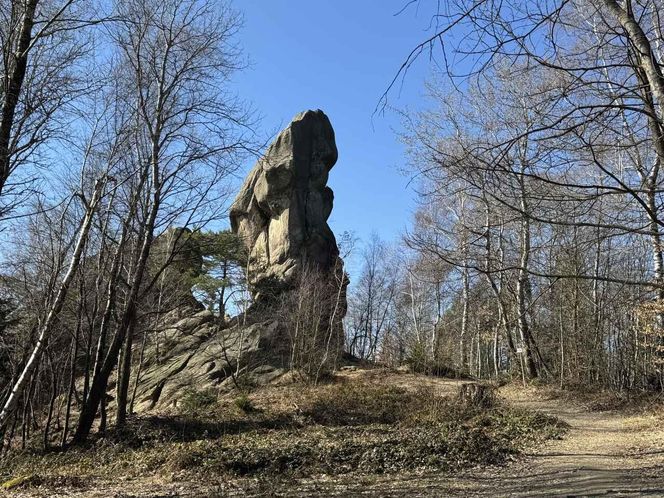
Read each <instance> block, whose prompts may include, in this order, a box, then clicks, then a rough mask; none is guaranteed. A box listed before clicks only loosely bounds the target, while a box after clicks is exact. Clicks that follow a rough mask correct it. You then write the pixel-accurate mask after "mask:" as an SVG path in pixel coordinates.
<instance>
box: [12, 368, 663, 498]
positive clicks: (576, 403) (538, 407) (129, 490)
mask: <svg viewBox="0 0 664 498" xmlns="http://www.w3.org/2000/svg"><path fill="white" fill-rule="evenodd" d="M342 375H343V376H344V377H345V380H346V381H349V382H353V383H355V382H356V381H358V379H364V372H347V373H343V374H342ZM375 377H376V378H375V379H374V380H372V381H371V382H376V383H377V384H386V383H387V384H390V385H394V386H399V387H400V388H407V389H408V388H412V387H413V386H414V385H415V384H417V385H421V384H426V387H427V388H428V389H429V392H430V393H435V394H436V395H443V396H452V395H453V394H455V393H456V391H457V389H458V387H459V385H460V383H461V382H460V381H454V380H447V379H439V378H432V377H423V376H413V375H410V374H390V375H389V376H388V377H383V376H382V375H376V376H375ZM362 382H366V381H365V380H362ZM281 389H287V390H289V389H290V388H289V387H282V388H281ZM286 392H287V393H288V395H287V396H284V393H286ZM290 395H292V392H291V391H283V390H281V391H280V390H279V389H267V390H265V391H264V392H263V393H262V394H260V395H258V396H256V397H254V398H253V399H254V402H255V403H256V404H257V406H261V404H263V405H265V406H268V405H270V406H273V405H275V404H278V403H279V402H280V401H279V400H281V399H284V398H288V396H290ZM303 395H306V393H303ZM500 395H501V397H502V398H503V399H504V401H505V404H506V405H508V406H511V407H514V408H516V409H517V410H522V409H523V410H528V411H536V412H540V413H544V414H547V415H550V416H554V417H556V418H558V419H560V420H562V421H564V422H566V423H567V424H568V425H569V428H568V430H567V431H566V432H565V434H564V435H563V436H562V437H559V438H556V437H555V436H554V438H553V439H549V440H547V441H537V440H535V439H533V441H535V443H534V444H533V443H532V442H531V444H529V445H527V446H525V447H524V448H525V450H524V451H523V452H521V454H518V455H514V456H510V457H509V458H508V459H507V461H506V463H504V464H502V465H484V464H478V465H466V466H465V467H463V468H460V469H455V470H451V471H448V472H441V471H432V470H421V469H419V470H415V471H407V470H404V471H401V470H398V471H395V472H391V471H385V472H380V473H376V472H369V473H362V472H359V473H357V472H349V473H339V474H337V475H332V474H329V473H315V474H310V475H312V477H301V476H299V477H298V476H290V477H289V476H287V475H284V476H279V475H274V474H273V475H270V476H267V477H266V476H262V475H254V476H245V477H238V478H230V479H229V478H228V477H225V478H224V477H221V476H219V477H218V478H215V477H214V474H210V477H206V478H190V477H188V475H187V474H183V475H182V476H179V477H176V478H171V479H164V474H163V473H161V472H154V473H150V472H134V473H131V472H128V473H125V474H126V475H123V472H119V473H118V474H117V475H116V476H104V475H101V476H96V477H90V478H85V479H77V478H73V477H72V476H71V473H67V474H66V475H65V474H63V475H62V477H60V478H58V479H51V480H49V481H48V482H45V483H44V484H43V485H39V484H37V485H31V486H28V487H19V488H17V489H15V490H12V491H5V492H4V493H5V494H3V492H2V491H0V496H16V497H46V496H75V497H99V498H101V497H109V498H110V497H115V498H130V497H152V498H156V497H176V496H182V497H203V496H219V497H221V496H289V497H290V496H302V497H304V496H344V497H348V496H394V497H405V496H408V497H411V496H436V497H438V496H440V497H443V496H459V497H475V496H477V497H502V496H513V497H530V496H552V497H555V496H561V497H572V496H605V495H608V496H664V414H663V413H661V411H659V412H658V411H657V410H653V409H652V407H651V409H645V410H631V411H630V412H626V411H624V410H623V411H610V410H605V411H598V410H597V409H596V408H597V407H595V409H593V407H592V406H591V405H592V403H591V402H590V401H596V398H594V399H591V398H588V399H583V398H582V397H580V396H570V395H564V394H561V393H559V392H555V391H553V390H551V389H548V388H536V387H528V388H524V387H522V386H518V385H508V386H505V387H503V388H501V389H500ZM288 399H292V398H288ZM289 404H291V401H289ZM660 408H661V405H660ZM298 409H299V408H298ZM305 410H306V409H305ZM514 423H515V424H516V423H517V422H514ZM519 423H520V422H519ZM524 427H526V426H524ZM306 430H309V429H306ZM306 430H303V432H306ZM316 430H318V429H316ZM334 430H335V429H324V431H325V432H321V433H316V432H315V433H313V434H312V437H313V438H317V437H319V436H320V437H322V438H325V437H327V435H328V434H329V431H334ZM344 430H345V429H344ZM519 430H521V429H519ZM288 437H295V436H288ZM305 441H306V440H305ZM353 444H355V443H353ZM128 451H130V450H128ZM215 451H216V450H215ZM206 455H210V454H207V453H206ZM100 462H101V460H100ZM44 463H45V464H46V463H47V462H46V461H44ZM100 465H102V464H101V463H100ZM137 465H138V464H137ZM113 468H118V467H113Z"/></svg>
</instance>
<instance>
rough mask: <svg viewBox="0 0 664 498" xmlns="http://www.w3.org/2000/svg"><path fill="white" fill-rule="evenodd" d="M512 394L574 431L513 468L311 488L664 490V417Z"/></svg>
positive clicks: (563, 492) (381, 492)
mask: <svg viewBox="0 0 664 498" xmlns="http://www.w3.org/2000/svg"><path fill="white" fill-rule="evenodd" d="M504 394H505V395H506V397H507V398H508V400H509V402H511V403H512V404H514V405H516V406H522V407H524V408H528V409H533V410H539V411H542V412H545V413H548V414H551V415H555V416H556V417H558V418H560V419H562V420H564V421H566V422H567V423H568V424H569V425H570V430H569V432H568V433H567V434H566V435H565V436H564V438H563V439H562V440H557V441H550V442H548V443H546V444H545V445H543V446H542V447H541V448H538V449H536V450H535V451H534V452H531V453H530V454H527V455H525V456H524V457H523V458H521V459H519V460H518V461H516V462H513V463H512V464H510V465H508V466H507V467H502V468H492V469H478V470H474V471H470V472H468V473H466V474H465V475H459V476H456V477H453V478H447V477H441V476H433V475H418V476H410V477H408V478H403V477H399V478H384V479H379V480H377V481H376V480H374V481H373V482H364V483H362V482H358V483H356V484H354V485H351V486H350V489H349V488H348V486H347V485H346V487H345V490H342V488H343V487H344V486H343V484H342V483H339V486H338V487H337V486H334V485H332V486H330V484H331V483H327V485H325V484H322V483H320V482H319V483H317V485H316V484H314V483H312V484H313V485H312V486H311V487H310V488H309V490H308V491H310V492H316V491H317V490H318V491H319V492H320V493H321V494H326V493H330V494H336V493H338V494H339V495H341V494H345V495H346V496H348V495H349V494H350V495H353V494H355V493H357V494H358V495H362V496H463V497H531V496H547V497H549V496H550V497H580V496H662V497H664V427H662V419H661V417H660V418H659V419H658V418H657V417H654V416H627V415H623V414H618V413H614V412H589V411H587V410H586V409H585V408H584V407H582V406H581V405H578V404H574V403H570V402H568V401H564V402H563V401H561V400H557V399H542V398H539V397H538V395H537V392H536V391H526V392H523V391H522V390H518V391H516V390H515V391H512V392H507V393H504ZM335 488H336V489H335ZM323 489H324V490H325V491H323ZM305 494H306V493H305Z"/></svg>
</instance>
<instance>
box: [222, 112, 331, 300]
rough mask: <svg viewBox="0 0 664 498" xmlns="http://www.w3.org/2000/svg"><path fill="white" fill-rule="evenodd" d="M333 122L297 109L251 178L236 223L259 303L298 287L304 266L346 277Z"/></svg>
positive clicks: (234, 210) (238, 199)
mask: <svg viewBox="0 0 664 498" xmlns="http://www.w3.org/2000/svg"><path fill="white" fill-rule="evenodd" d="M337 157H338V154H337V146H336V142H335V139H334V130H333V129H332V125H331V124H330V120H329V119H328V117H327V116H326V115H325V113H323V111H320V110H317V111H306V112H303V113H301V114H298V115H297V116H296V117H295V118H294V119H293V121H292V122H291V123H290V124H289V125H288V126H287V127H286V129H284V130H283V131H282V132H281V133H280V134H279V136H278V137H277V139H276V140H275V141H274V142H273V143H272V145H270V147H269V149H268V150H267V152H266V154H265V155H264V156H263V157H262V158H261V159H260V160H259V161H258V162H257V163H256V165H255V166H254V167H253V169H252V170H251V172H250V173H249V175H248V176H247V178H246V180H245V182H244V184H243V186H242V188H241V189H240V192H239V193H238V195H237V197H236V199H235V202H234V203H233V206H232V207H231V213H230V218H231V226H232V229H233V231H234V232H235V233H237V234H238V235H239V237H240V238H241V240H242V241H243V242H244V244H245V245H246V246H247V248H248V250H249V254H250V256H249V265H248V272H247V274H248V276H249V284H250V287H251V291H252V294H253V297H254V300H255V301H256V302H261V301H269V300H271V299H272V298H274V297H275V296H279V295H280V294H281V293H283V292H284V291H287V290H289V289H292V288H293V287H294V286H295V285H296V282H297V279H298V276H299V275H300V274H301V272H302V270H303V268H305V267H308V266H311V267H314V268H316V270H317V271H319V272H321V273H323V274H330V273H335V272H337V274H342V273H343V270H342V267H343V265H342V262H341V260H340V258H339V249H338V247H337V243H336V240H335V237H334V234H333V233H332V230H330V227H329V226H328V224H327V219H328V218H329V216H330V213H331V211H332V203H333V199H334V194H333V193H332V189H330V188H329V187H328V186H327V179H328V174H329V172H330V170H331V169H332V167H333V166H334V164H335V163H336V162H337Z"/></svg>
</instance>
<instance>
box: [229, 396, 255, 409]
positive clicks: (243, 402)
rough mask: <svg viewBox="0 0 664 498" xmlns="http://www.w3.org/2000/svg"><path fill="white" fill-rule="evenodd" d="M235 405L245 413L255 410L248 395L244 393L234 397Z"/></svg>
mask: <svg viewBox="0 0 664 498" xmlns="http://www.w3.org/2000/svg"><path fill="white" fill-rule="evenodd" d="M234 403H235V406H237V407H238V408H239V409H240V410H242V411H243V412H245V413H251V412H255V411H256V407H255V406H254V404H253V403H252V402H251V400H250V399H249V397H248V396H247V395H246V394H242V395H240V396H238V397H237V398H235V401H234Z"/></svg>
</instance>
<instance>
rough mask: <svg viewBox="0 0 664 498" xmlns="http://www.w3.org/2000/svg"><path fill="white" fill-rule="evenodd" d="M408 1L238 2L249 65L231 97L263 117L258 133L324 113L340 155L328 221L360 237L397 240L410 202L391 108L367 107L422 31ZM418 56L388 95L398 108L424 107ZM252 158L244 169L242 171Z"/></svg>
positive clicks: (424, 23)
mask: <svg viewBox="0 0 664 498" xmlns="http://www.w3.org/2000/svg"><path fill="white" fill-rule="evenodd" d="M406 3H407V2H406V0H381V1H380V2H377V1H369V0H355V1H350V0H236V1H235V7H236V8H237V9H238V10H240V11H241V12H242V13H243V15H244V17H245V27H244V29H243V30H242V32H241V34H240V40H239V41H240V43H241V45H242V46H243V48H244V50H245V52H246V55H247V56H248V57H249V59H250V62H251V67H250V68H249V69H248V70H245V71H243V72H242V73H241V74H238V75H237V76H236V77H235V82H236V84H237V87H238V93H239V94H240V95H241V96H242V97H243V98H245V99H247V100H248V101H250V102H252V103H253V105H254V106H255V108H256V109H257V111H258V112H259V113H260V114H261V115H262V116H263V120H262V122H261V131H262V132H263V133H265V134H269V133H273V132H277V131H278V130H280V129H281V128H283V127H284V126H285V125H287V124H288V122H289V121H290V120H291V118H292V117H293V116H294V115H295V114H297V113H298V112H300V111H303V110H305V109H310V108H311V109H316V108H320V109H322V110H324V111H325V112H326V113H327V115H328V116H329V117H330V120H331V121H332V125H333V126H334V128H335V132H336V138H337V147H338V149H339V161H338V162H337V165H336V166H335V167H334V169H333V170H332V172H331V175H330V181H329V185H330V186H331V187H332V189H333V190H334V192H335V206H334V210H333V211H332V215H331V217H330V225H331V227H332V229H333V230H334V232H335V233H337V234H339V233H341V232H343V231H345V230H352V231H354V232H355V234H356V235H357V236H358V237H359V238H360V239H361V240H363V241H366V240H367V239H368V238H369V236H370V235H371V233H372V232H376V233H377V234H378V235H379V236H380V237H381V238H383V239H386V240H392V239H395V238H397V237H398V236H399V235H400V233H401V232H402V231H403V230H404V228H405V227H406V226H407V225H408V223H409V221H410V219H411V216H412V213H413V210H414V206H415V203H414V201H413V198H414V196H413V193H412V191H410V190H409V189H408V187H407V183H408V178H407V177H405V176H404V175H403V174H402V173H400V172H399V169H400V168H402V167H403V166H404V164H405V161H406V157H405V154H404V148H403V146H402V145H401V144H400V143H399V141H398V136H397V134H396V131H398V130H399V128H400V125H401V120H400V118H399V117H398V116H397V115H396V113H394V112H390V111H387V112H386V114H385V115H376V116H373V112H374V109H375V108H376V105H377V103H378V101H379V99H380V96H381V95H382V93H383V91H384V90H385V89H386V88H387V86H388V84H389V82H390V81H391V79H392V78H393V77H394V75H395V74H396V71H397V70H398V69H399V67H400V65H401V63H402V62H403V61H404V60H405V58H406V56H407V55H408V53H409V52H410V50H411V49H412V48H413V46H414V45H416V44H417V43H418V42H420V41H422V39H423V38H424V37H425V35H426V33H425V29H426V28H427V27H428V21H429V19H428V18H427V17H426V16H425V13H418V12H417V11H416V9H415V8H410V9H408V10H407V11H406V12H404V13H402V14H400V15H398V16H395V14H396V13H397V12H398V11H399V10H401V9H402V7H403V6H404V5H405V4H406ZM427 74H428V64H427V61H426V60H425V58H423V59H422V60H421V61H419V63H418V64H416V66H415V67H414V68H413V69H412V70H411V71H410V72H409V73H408V76H407V78H406V80H405V84H404V85H400V87H399V88H397V89H396V90H395V91H393V92H392V93H391V94H390V104H391V105H393V106H395V107H398V108H402V109H403V108H406V107H409V108H415V107H417V106H418V105H422V101H423V99H422V96H423V91H424V89H423V82H424V79H425V77H426V76H427ZM251 166H252V164H247V165H246V170H247V171H248V170H249V168H250V167H251Z"/></svg>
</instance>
